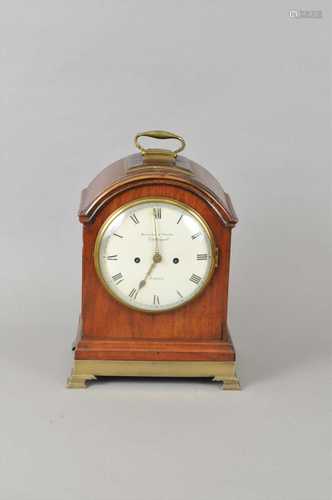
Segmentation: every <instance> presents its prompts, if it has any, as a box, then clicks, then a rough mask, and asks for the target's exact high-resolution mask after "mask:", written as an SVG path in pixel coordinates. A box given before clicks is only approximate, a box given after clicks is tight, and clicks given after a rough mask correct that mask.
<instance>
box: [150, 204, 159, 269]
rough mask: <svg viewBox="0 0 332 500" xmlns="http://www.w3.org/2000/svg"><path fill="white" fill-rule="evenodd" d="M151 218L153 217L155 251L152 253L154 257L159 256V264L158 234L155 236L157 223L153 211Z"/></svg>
mask: <svg viewBox="0 0 332 500" xmlns="http://www.w3.org/2000/svg"><path fill="white" fill-rule="evenodd" d="M152 216H153V227H154V240H155V251H154V255H155V256H157V255H158V256H159V258H160V260H158V261H157V262H160V261H161V255H160V252H159V244H158V241H159V239H158V234H157V221H156V216H155V213H154V211H153V212H152Z"/></svg>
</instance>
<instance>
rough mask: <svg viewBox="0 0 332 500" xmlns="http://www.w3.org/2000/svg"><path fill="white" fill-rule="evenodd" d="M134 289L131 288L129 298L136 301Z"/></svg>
mask: <svg viewBox="0 0 332 500" xmlns="http://www.w3.org/2000/svg"><path fill="white" fill-rule="evenodd" d="M136 295H137V294H136V288H133V289H132V291H131V292H130V294H129V297H131V298H134V299H136Z"/></svg>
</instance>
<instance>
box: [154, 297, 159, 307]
mask: <svg viewBox="0 0 332 500" xmlns="http://www.w3.org/2000/svg"><path fill="white" fill-rule="evenodd" d="M153 305H154V306H159V305H160V302H159V297H158V295H154V296H153Z"/></svg>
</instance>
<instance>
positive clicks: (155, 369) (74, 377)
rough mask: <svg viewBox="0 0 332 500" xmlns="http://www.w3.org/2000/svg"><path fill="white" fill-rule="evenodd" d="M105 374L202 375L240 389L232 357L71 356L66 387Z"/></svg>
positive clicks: (226, 385)
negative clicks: (127, 358)
mask: <svg viewBox="0 0 332 500" xmlns="http://www.w3.org/2000/svg"><path fill="white" fill-rule="evenodd" d="M98 376H109V377H191V378H193V377H197V378H201V377H206V378H212V379H213V381H215V382H223V388H224V389H226V390H238V389H240V383H239V379H238V377H237V375H236V371H235V362H234V361H219V362H218V361H217V362H216V361H118V360H116V361H113V360H75V361H74V368H73V370H72V373H71V375H70V377H69V378H68V381H67V387H69V388H73V389H82V388H85V387H86V382H87V381H88V380H95V379H96V378H97V377H98Z"/></svg>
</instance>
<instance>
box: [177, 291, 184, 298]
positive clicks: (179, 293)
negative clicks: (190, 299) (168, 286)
mask: <svg viewBox="0 0 332 500" xmlns="http://www.w3.org/2000/svg"><path fill="white" fill-rule="evenodd" d="M176 293H177V294H178V296H179V297H181V299H183V295H182V293H181V292H179V290H176Z"/></svg>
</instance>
